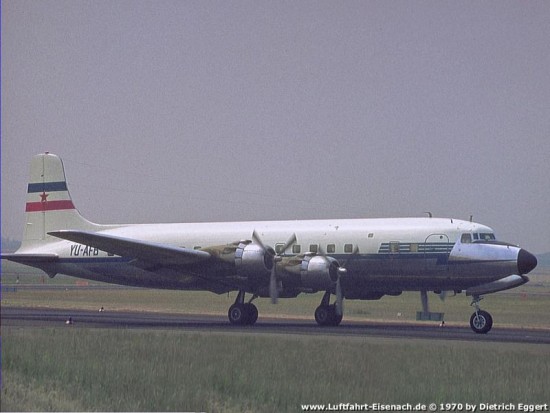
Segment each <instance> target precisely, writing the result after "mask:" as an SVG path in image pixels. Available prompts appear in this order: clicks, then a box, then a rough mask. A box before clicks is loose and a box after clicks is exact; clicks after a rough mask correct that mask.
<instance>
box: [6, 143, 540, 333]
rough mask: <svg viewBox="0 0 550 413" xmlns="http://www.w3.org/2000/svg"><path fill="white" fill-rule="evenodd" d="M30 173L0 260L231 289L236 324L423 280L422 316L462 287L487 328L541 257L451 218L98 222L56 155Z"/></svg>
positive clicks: (328, 310) (396, 290) (338, 313)
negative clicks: (489, 305) (304, 298)
mask: <svg viewBox="0 0 550 413" xmlns="http://www.w3.org/2000/svg"><path fill="white" fill-rule="evenodd" d="M30 175H31V176H30V182H29V184H28V187H27V202H26V210H25V216H26V228H25V232H24V237H23V242H22V244H21V247H20V248H19V250H17V251H16V252H15V253H12V254H2V259H7V260H10V261H14V262H17V263H21V264H25V265H28V266H31V267H36V268H39V269H41V270H42V271H44V272H46V273H47V274H48V275H49V276H50V277H54V276H55V275H56V274H66V275H70V276H74V277H80V278H84V279H88V280H94V281H102V282H107V283H113V284H122V285H128V286H137V287H147V288H160V289H175V290H206V291H211V292H213V293H217V294H222V293H228V292H232V291H236V292H237V295H236V299H235V302H234V304H233V305H231V307H230V308H229V311H228V318H229V321H230V322H231V323H232V324H237V325H251V324H254V323H255V322H256V320H257V318H258V310H257V308H256V306H255V305H254V304H253V300H255V299H256V298H258V297H265V298H271V301H272V302H273V303H276V302H277V301H278V299H279V298H293V297H297V296H298V295H300V294H302V293H317V292H324V295H323V298H322V300H321V303H320V305H319V307H317V309H316V311H315V320H316V321H317V323H318V324H319V325H322V326H336V325H338V324H339V323H340V322H341V320H342V317H343V302H344V299H348V300H378V299H380V298H381V297H383V296H384V295H391V296H397V295H400V294H401V293H402V292H403V291H418V292H420V296H421V302H422V307H423V311H422V312H419V314H418V315H417V317H418V319H432V320H435V319H438V317H440V313H430V312H429V309H428V299H427V292H429V291H434V292H436V293H439V294H442V295H443V294H445V293H446V292H453V293H457V294H458V293H461V292H465V293H466V295H467V296H471V297H472V305H473V306H474V308H475V311H474V313H473V314H472V316H471V318H470V326H471V328H472V330H473V331H474V332H476V333H480V334H483V333H487V332H488V331H489V330H490V329H491V327H492V325H493V320H492V317H491V315H490V314H489V313H488V312H487V311H483V310H481V309H480V307H479V302H480V300H481V299H482V298H483V296H484V295H486V294H491V293H494V292H497V291H503V290H507V289H510V288H515V287H518V286H520V285H522V284H524V283H526V282H528V281H529V279H528V277H527V276H526V275H525V274H527V273H529V272H530V271H531V270H533V269H534V268H535V267H536V265H537V260H536V258H535V256H534V255H533V254H531V253H529V252H528V251H526V250H524V249H522V248H520V247H518V246H516V245H512V244H509V243H506V242H501V241H497V239H496V237H495V235H494V231H493V230H492V229H491V228H489V227H488V226H485V225H482V224H478V223H475V222H470V221H464V220H458V219H453V218H433V217H431V216H430V217H422V218H384V219H330V220H298V221H256V222H252V221H251V222H215V223H187V224H136V225H128V224H124V225H99V224H95V223H92V222H90V221H88V220H86V219H85V218H83V217H82V216H81V214H80V213H79V212H78V210H77V209H76V208H75V206H74V204H73V201H72V199H71V196H70V194H69V190H68V187H67V181H66V177H65V170H64V167H63V163H62V161H61V158H59V157H58V156H56V155H54V154H51V153H48V152H46V153H43V154H39V155H36V156H35V157H34V158H33V159H32V161H31V168H30ZM246 294H248V295H249V297H250V298H249V299H248V300H247V299H246V297H245V296H246ZM333 295H334V296H335V299H334V302H333V303H332V304H331V298H332V296H333Z"/></svg>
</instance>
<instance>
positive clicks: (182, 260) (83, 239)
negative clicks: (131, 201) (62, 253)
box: [48, 230, 211, 267]
mask: <svg viewBox="0 0 550 413" xmlns="http://www.w3.org/2000/svg"><path fill="white" fill-rule="evenodd" d="M48 234H49V235H53V236H54V237H58V238H62V239H66V240H69V241H73V242H78V243H79V244H84V245H89V246H90V247H94V248H98V249H100V250H102V251H105V252H108V253H111V254H114V255H119V256H121V257H127V258H134V259H136V260H138V262H136V264H137V265H140V264H142V263H143V264H146V265H149V264H156V265H160V266H163V267H164V266H176V265H189V264H194V263H197V262H200V261H204V260H207V259H209V258H210V257H211V255H210V254H209V253H208V252H206V251H200V250H194V249H189V248H180V247H174V246H172V245H166V244H159V243H155V242H148V241H140V240H136V239H131V238H123V237H117V236H115V235H107V234H101V233H98V232H87V231H71V230H65V231H53V232H48Z"/></svg>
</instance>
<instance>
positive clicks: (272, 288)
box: [269, 262, 279, 304]
mask: <svg viewBox="0 0 550 413" xmlns="http://www.w3.org/2000/svg"><path fill="white" fill-rule="evenodd" d="M276 268H277V263H276V262H274V263H273V268H272V269H271V276H270V278H269V296H270V297H271V304H277V302H278V301H279V288H278V286H277V270H276Z"/></svg>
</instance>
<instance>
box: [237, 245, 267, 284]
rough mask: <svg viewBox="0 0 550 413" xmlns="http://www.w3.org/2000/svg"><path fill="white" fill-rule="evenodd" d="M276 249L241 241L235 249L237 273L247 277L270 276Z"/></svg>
mask: <svg viewBox="0 0 550 413" xmlns="http://www.w3.org/2000/svg"><path fill="white" fill-rule="evenodd" d="M274 256H275V251H273V249H272V248H267V249H264V248H262V247H261V246H260V245H257V244H254V243H250V242H240V243H239V245H238V246H237V248H236V249H235V268H236V269H237V274H239V275H241V276H245V277H261V276H269V275H270V273H271V269H272V268H273V265H274V262H273V257H274Z"/></svg>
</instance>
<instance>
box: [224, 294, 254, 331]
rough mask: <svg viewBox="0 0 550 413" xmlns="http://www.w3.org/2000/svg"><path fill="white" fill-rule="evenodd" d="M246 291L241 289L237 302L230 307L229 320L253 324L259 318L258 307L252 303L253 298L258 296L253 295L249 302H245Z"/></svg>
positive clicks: (243, 324) (232, 322)
mask: <svg viewBox="0 0 550 413" xmlns="http://www.w3.org/2000/svg"><path fill="white" fill-rule="evenodd" d="M244 294H245V292H244V291H242V290H241V291H239V294H237V298H236V299H235V303H234V304H233V305H232V306H231V307H229V311H228V312H227V317H229V322H230V323H231V324H236V325H241V326H245V325H252V324H254V323H255V322H256V320H258V308H257V307H256V306H255V305H254V304H252V300H254V299H255V298H256V296H255V295H254V296H252V298H251V299H250V301H249V302H248V303H245V302H244Z"/></svg>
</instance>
